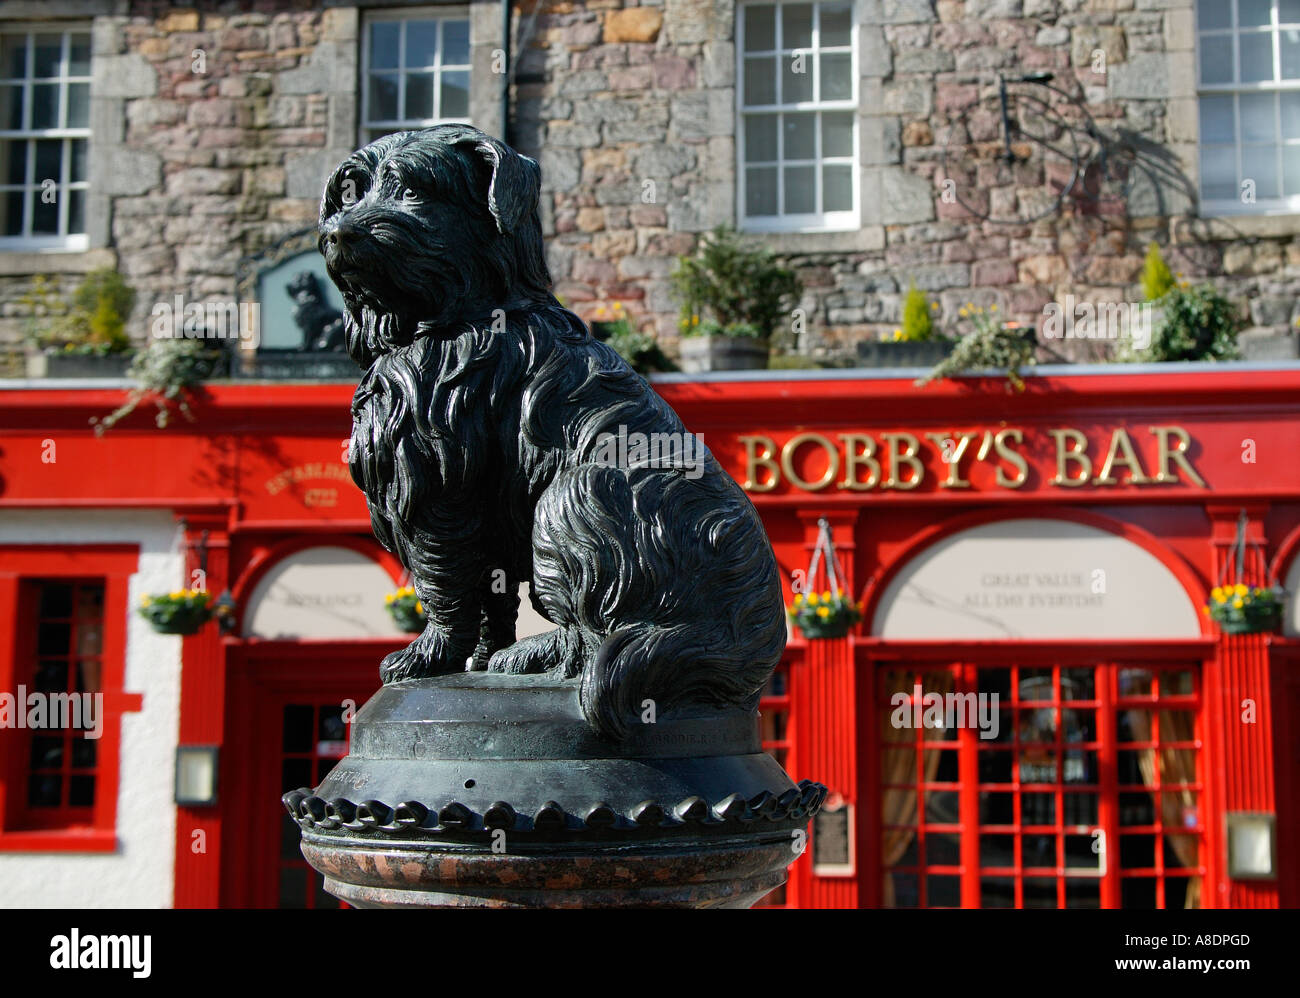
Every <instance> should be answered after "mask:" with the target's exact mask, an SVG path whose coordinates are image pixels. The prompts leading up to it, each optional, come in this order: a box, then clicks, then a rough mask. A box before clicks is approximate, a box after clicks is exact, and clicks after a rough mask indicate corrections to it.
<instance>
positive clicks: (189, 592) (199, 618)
mask: <svg viewBox="0 0 1300 998" xmlns="http://www.w3.org/2000/svg"><path fill="white" fill-rule="evenodd" d="M140 616H142V617H144V619H145V620H147V621H149V623H150V625H152V627H153V629H154V630H155V631H157V632H158V633H159V634H196V633H197V632H198V630H199V628H200V627H202V626H203V625H204V624H206V623H207V622H208V621H209V620H211V619H212V597H211V595H210V594H209V593H208V592H206V591H205V590H202V589H178V590H176V591H175V592H172V593H164V594H161V595H158V596H146V597H145V598H144V599H143V600H142V601H141V604H140Z"/></svg>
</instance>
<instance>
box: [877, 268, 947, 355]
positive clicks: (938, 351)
mask: <svg viewBox="0 0 1300 998" xmlns="http://www.w3.org/2000/svg"><path fill="white" fill-rule="evenodd" d="M938 310H939V304H938V302H932V301H930V300H929V299H928V298H926V296H925V292H923V291H920V290H918V289H917V288H916V287H914V286H909V287H908V289H907V297H906V298H905V299H904V300H903V324H902V325H901V326H899V327H898V328H897V329H895V330H894V335H893V336H892V337H890V338H889V339H882V340H860V341H859V342H858V363H859V364H860V365H861V366H863V367H934V365H935V364H937V363H939V361H941V360H943V359H944V358H945V357H947V356H948V355H949V354H950V353H952V350H953V347H954V346H955V345H956V344H955V342H954V341H953V340H952V339H951V338H950V337H947V336H944V335H943V334H941V333H938V332H937V331H936V330H935V328H934V318H933V313H934V312H937V311H938Z"/></svg>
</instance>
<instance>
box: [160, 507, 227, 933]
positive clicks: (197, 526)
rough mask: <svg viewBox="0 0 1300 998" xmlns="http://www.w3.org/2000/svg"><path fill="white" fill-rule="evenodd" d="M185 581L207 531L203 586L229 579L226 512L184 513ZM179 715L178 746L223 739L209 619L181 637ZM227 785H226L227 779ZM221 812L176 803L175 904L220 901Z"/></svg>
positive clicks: (217, 590) (216, 648)
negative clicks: (205, 568) (195, 630)
mask: <svg viewBox="0 0 1300 998" xmlns="http://www.w3.org/2000/svg"><path fill="white" fill-rule="evenodd" d="M185 522H186V529H185V541H184V542H185V545H186V548H187V552H186V568H185V573H186V575H185V584H186V585H187V586H188V585H190V584H191V583H192V581H193V580H192V578H191V575H190V573H191V572H192V571H193V570H194V569H195V568H197V567H198V555H197V551H198V547H199V543H200V539H201V538H202V536H203V531H204V530H207V531H208V537H207V541H206V546H207V579H206V586H207V589H208V591H209V592H210V593H212V598H213V599H216V598H217V597H218V596H219V595H220V594H221V593H222V591H223V590H224V589H225V588H226V587H227V586H228V585H229V583H230V575H229V572H230V535H229V533H228V527H227V520H226V513H225V512H224V511H223V512H221V513H219V514H212V515H195V514H193V513H191V514H188V515H187V516H186V518H185ZM182 640H183V645H182V650H181V719H180V737H179V742H178V744H179V745H182V746H184V745H217V746H221V745H222V743H223V741H224V729H225V721H226V710H225V707H226V705H225V694H226V677H225V653H224V650H223V648H222V643H221V631H220V628H219V627H218V626H217V622H216V621H215V620H214V621H211V622H209V623H207V624H205V625H204V626H203V627H202V628H200V630H199V632H198V633H197V634H194V635H190V636H187V637H185V638H183V639H182ZM224 756H225V752H224V751H223V752H222V753H221V754H220V755H219V756H218V760H217V767H218V769H217V778H218V780H219V781H220V780H222V778H223V776H224V775H225V773H226V772H227V769H228V767H226V766H224V765H223V763H224V762H225V759H224ZM227 787H229V784H228V783H227ZM220 884H221V812H220V808H219V807H218V806H212V807H184V806H178V807H177V808H176V882H175V895H174V899H173V904H174V906H175V907H177V908H215V907H217V905H218V902H219V900H220Z"/></svg>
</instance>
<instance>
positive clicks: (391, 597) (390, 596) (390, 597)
mask: <svg viewBox="0 0 1300 998" xmlns="http://www.w3.org/2000/svg"><path fill="white" fill-rule="evenodd" d="M395 599H397V594H396V593H389V594H388V595H387V596H385V597H384V602H385V603H391V602H393V600H395Z"/></svg>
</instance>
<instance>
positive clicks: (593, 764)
mask: <svg viewBox="0 0 1300 998" xmlns="http://www.w3.org/2000/svg"><path fill="white" fill-rule="evenodd" d="M647 722H648V723H643V724H640V725H638V726H637V727H636V728H635V729H634V730H633V731H632V732H631V734H630V735H629V737H628V738H627V739H625V740H624V741H623V742H620V743H617V744H616V743H612V742H607V741H604V740H602V739H600V738H598V737H597V736H596V735H595V734H594V733H593V732H592V730H591V729H590V728H589V727H588V726H587V724H586V722H585V721H584V720H583V718H582V715H581V713H580V711H579V708H578V696H577V684H576V683H575V682H573V681H563V680H558V679H551V678H547V677H535V676H501V675H493V674H485V673H463V674H459V675H450V676H439V677H436V678H433V679H425V680H416V681H411V682H406V683H398V684H395V685H392V686H386V687H384V688H383V689H381V690H380V691H379V692H378V693H377V694H375V696H374V697H373V698H372V699H371V700H370V701H369V702H368V703H367V704H366V705H365V707H363V708H362V709H361V711H360V712H359V713H358V715H357V717H356V720H355V721H354V722H353V727H352V746H351V748H352V751H351V753H350V754H349V755H348V756H347V757H346V758H345V759H343V760H342V761H341V762H340V763H339V764H338V766H336V767H335V768H334V770H333V771H332V772H331V773H330V774H329V775H328V776H327V777H326V778H325V780H324V781H323V782H322V783H321V785H320V786H319V787H317V788H316V789H315V790H314V791H313V790H311V789H309V788H303V789H301V790H295V791H293V792H291V793H288V794H286V795H285V796H284V803H285V806H286V807H287V808H288V809H289V813H290V814H291V815H292V816H293V817H294V819H295V820H296V821H297V822H298V824H299V826H300V827H301V829H302V850H303V855H304V856H305V857H306V858H307V860H308V862H310V863H311V865H312V866H313V867H315V868H316V869H317V870H319V871H320V872H321V873H322V874H323V875H324V876H325V887H326V889H327V890H328V891H330V893H332V894H334V895H335V896H337V897H339V898H341V899H343V900H345V901H347V902H348V903H349V904H352V905H356V906H358V907H421V908H454V907H533V908H541V907H675V908H701V907H733V908H743V907H749V906H750V905H752V904H753V903H754V902H755V901H757V900H758V899H759V898H761V897H762V896H763V895H765V894H767V893H768V892H769V891H772V890H773V889H775V888H777V887H779V886H780V885H781V884H782V883H784V881H785V878H786V868H787V867H788V866H789V865H790V863H791V862H793V861H794V859H795V858H797V856H798V854H799V852H800V851H801V850H802V848H803V844H804V841H805V835H806V828H807V824H808V821H809V819H810V818H811V816H812V815H813V814H814V813H815V812H816V811H817V809H818V808H819V807H820V806H821V803H822V801H823V799H824V798H825V794H826V788H825V787H823V786H822V785H821V784H815V783H810V782H808V781H804V782H803V783H801V784H800V785H799V786H795V785H794V783H792V782H791V780H790V778H789V777H788V776H786V774H785V772H784V771H783V770H782V769H781V767H780V766H779V765H778V764H777V762H776V761H775V760H774V759H773V758H772V757H771V756H769V755H767V754H766V753H764V752H763V751H762V750H761V748H760V745H759V738H758V726H757V723H756V716H755V714H753V713H751V712H746V711H742V710H734V709H733V710H709V709H705V708H694V709H692V710H691V711H689V712H681V713H673V714H663V715H660V716H658V717H655V718H653V721H652V722H651V720H650V715H648V714H647Z"/></svg>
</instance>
